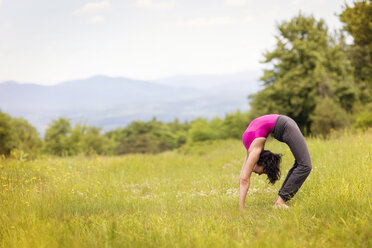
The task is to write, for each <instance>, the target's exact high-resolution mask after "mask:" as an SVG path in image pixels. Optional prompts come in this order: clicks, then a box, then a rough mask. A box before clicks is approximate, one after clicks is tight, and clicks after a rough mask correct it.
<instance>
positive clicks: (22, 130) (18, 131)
mask: <svg viewBox="0 0 372 248" xmlns="http://www.w3.org/2000/svg"><path fill="white" fill-rule="evenodd" d="M11 125H12V127H13V130H14V136H15V141H16V148H17V149H18V150H20V151H23V152H25V153H26V154H27V155H28V157H29V158H34V157H36V156H37V155H38V153H39V152H40V149H41V146H42V140H41V138H40V137H39V134H38V132H37V130H36V128H35V127H33V126H32V125H31V124H30V123H29V122H28V121H27V120H25V119H22V118H13V119H12V120H11Z"/></svg>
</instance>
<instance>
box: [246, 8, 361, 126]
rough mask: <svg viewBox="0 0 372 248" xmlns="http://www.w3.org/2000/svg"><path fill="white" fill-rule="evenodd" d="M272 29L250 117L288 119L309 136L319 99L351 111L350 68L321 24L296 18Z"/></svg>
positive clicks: (312, 19) (326, 29)
mask: <svg viewBox="0 0 372 248" xmlns="http://www.w3.org/2000/svg"><path fill="white" fill-rule="evenodd" d="M277 29H278V31H279V34H278V35H277V36H276V37H275V39H276V47H275V49H274V50H273V51H268V52H266V53H265V54H264V57H265V60H264V61H263V63H266V64H268V69H266V70H264V75H263V76H262V77H261V81H263V85H264V89H263V90H261V91H260V92H258V93H257V94H255V95H251V96H250V98H251V99H252V101H251V106H252V113H254V114H255V115H257V116H258V115H263V114H269V113H279V114H284V115H288V116H290V117H292V118H293V119H295V120H296V122H297V123H298V125H299V127H300V128H301V129H302V131H304V132H305V133H309V132H310V131H311V123H312V119H311V118H310V116H311V114H312V113H313V112H314V110H315V109H316V106H317V104H318V103H319V102H321V101H322V99H323V98H326V97H329V98H331V99H332V100H334V101H335V102H336V103H337V104H339V105H340V106H342V107H343V108H344V109H345V110H346V111H352V106H353V104H354V101H355V98H356V97H355V94H356V93H355V90H354V86H353V79H352V77H351V70H350V63H349V62H348V60H347V58H346V56H345V54H344V51H343V47H342V46H341V45H340V44H338V43H337V42H336V40H337V39H335V37H331V36H330V35H329V34H328V28H327V26H326V24H325V23H324V21H323V20H319V21H318V20H316V19H315V18H314V17H313V16H304V15H302V14H301V13H299V14H298V15H297V16H295V17H294V18H292V19H291V20H290V21H283V22H282V23H280V24H278V26H277Z"/></svg>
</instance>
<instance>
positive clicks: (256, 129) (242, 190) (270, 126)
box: [239, 114, 312, 209]
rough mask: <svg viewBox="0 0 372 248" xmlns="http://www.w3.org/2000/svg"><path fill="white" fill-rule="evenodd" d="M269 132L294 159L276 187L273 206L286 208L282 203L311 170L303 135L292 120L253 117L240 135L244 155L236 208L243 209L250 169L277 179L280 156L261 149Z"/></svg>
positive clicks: (293, 192) (288, 198) (278, 117)
mask: <svg viewBox="0 0 372 248" xmlns="http://www.w3.org/2000/svg"><path fill="white" fill-rule="evenodd" d="M271 132H272V133H273V134H274V138H275V139H277V140H279V141H281V142H284V143H286V144H287V145H288V146H289V148H290V149H291V152H292V154H293V156H294V158H295V162H294V165H293V167H292V168H291V169H290V170H289V172H288V175H287V177H286V179H285V180H284V183H283V185H282V187H281V188H280V190H279V194H278V197H277V199H276V200H275V202H274V207H281V208H288V206H287V205H286V202H287V201H288V200H290V199H291V198H292V197H293V196H294V195H295V194H296V192H297V191H298V189H299V188H300V187H301V185H302V184H303V182H304V181H305V179H306V178H307V176H308V175H309V173H310V171H311V169H312V166H311V159H310V154H309V150H308V149H307V145H306V142H305V139H304V136H303V135H302V133H301V131H300V129H299V128H298V126H297V124H296V122H295V121H294V120H292V119H291V118H289V117H287V116H284V115H276V114H272V115H264V116H261V117H258V118H256V119H254V120H253V121H252V122H251V123H250V124H249V126H248V128H247V130H246V131H245V132H244V134H243V144H244V146H245V148H246V149H247V156H246V157H245V159H244V163H243V168H242V170H241V173H240V179H239V207H240V209H243V208H244V202H245V198H246V195H247V192H248V189H249V185H250V178H251V174H252V172H255V173H257V174H259V175H261V174H262V173H264V174H267V177H268V180H269V181H270V183H271V184H274V183H275V181H276V180H278V179H279V178H280V168H279V164H280V161H281V155H280V154H275V153H272V152H270V151H268V150H264V147H265V141H266V138H267V137H268V136H269V134H270V133H271Z"/></svg>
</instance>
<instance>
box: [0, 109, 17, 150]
mask: <svg viewBox="0 0 372 248" xmlns="http://www.w3.org/2000/svg"><path fill="white" fill-rule="evenodd" d="M11 121H12V118H11V117H10V116H9V115H8V114H5V113H3V112H1V111H0V154H5V155H9V153H10V151H11V150H12V149H13V148H15V147H16V145H17V141H16V136H15V133H14V128H13V126H12V122H11Z"/></svg>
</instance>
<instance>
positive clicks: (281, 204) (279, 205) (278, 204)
mask: <svg viewBox="0 0 372 248" xmlns="http://www.w3.org/2000/svg"><path fill="white" fill-rule="evenodd" d="M273 207H274V208H283V209H288V208H289V207H288V206H287V204H285V201H284V200H283V199H282V198H281V197H280V196H278V198H276V200H275V202H274V206H273Z"/></svg>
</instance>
